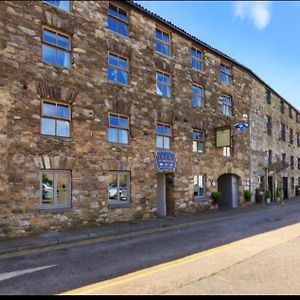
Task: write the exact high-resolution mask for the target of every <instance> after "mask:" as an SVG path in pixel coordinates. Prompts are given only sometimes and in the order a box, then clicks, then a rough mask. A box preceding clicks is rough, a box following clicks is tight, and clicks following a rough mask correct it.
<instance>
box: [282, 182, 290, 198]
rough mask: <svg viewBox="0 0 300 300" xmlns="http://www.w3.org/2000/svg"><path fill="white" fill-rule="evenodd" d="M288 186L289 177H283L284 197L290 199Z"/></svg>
mask: <svg viewBox="0 0 300 300" xmlns="http://www.w3.org/2000/svg"><path fill="white" fill-rule="evenodd" d="M288 186H289V185H288V178H287V177H282V189H283V199H288V197H289V193H288Z"/></svg>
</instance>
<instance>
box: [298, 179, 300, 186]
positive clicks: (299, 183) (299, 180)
mask: <svg viewBox="0 0 300 300" xmlns="http://www.w3.org/2000/svg"><path fill="white" fill-rule="evenodd" d="M298 186H299V187H300V177H298Z"/></svg>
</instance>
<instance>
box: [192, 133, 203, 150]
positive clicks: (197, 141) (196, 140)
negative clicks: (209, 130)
mask: <svg viewBox="0 0 300 300" xmlns="http://www.w3.org/2000/svg"><path fill="white" fill-rule="evenodd" d="M204 149H205V134H204V132H203V131H200V130H193V152H197V153H204Z"/></svg>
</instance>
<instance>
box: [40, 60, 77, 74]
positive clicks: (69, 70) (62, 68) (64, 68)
mask: <svg viewBox="0 0 300 300" xmlns="http://www.w3.org/2000/svg"><path fill="white" fill-rule="evenodd" d="M42 63H43V64H45V65H46V66H51V67H55V68H56V69H59V70H62V71H64V70H66V71H68V72H69V73H70V72H71V70H72V68H71V67H70V68H66V67H62V66H60V65H56V64H52V63H50V62H47V61H44V60H42Z"/></svg>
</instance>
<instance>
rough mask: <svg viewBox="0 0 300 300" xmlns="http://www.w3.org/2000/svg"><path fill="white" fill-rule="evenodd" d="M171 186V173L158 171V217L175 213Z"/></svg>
mask: <svg viewBox="0 0 300 300" xmlns="http://www.w3.org/2000/svg"><path fill="white" fill-rule="evenodd" d="M173 186H174V175H173V174H166V173H159V174H158V175H157V215H158V216H160V217H165V216H174V215H175V204H174V199H173Z"/></svg>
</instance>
